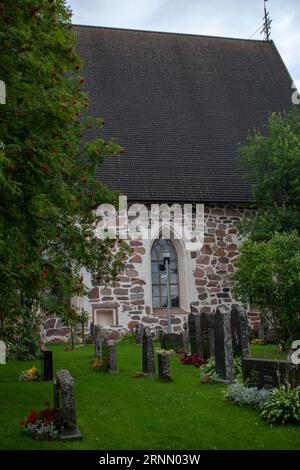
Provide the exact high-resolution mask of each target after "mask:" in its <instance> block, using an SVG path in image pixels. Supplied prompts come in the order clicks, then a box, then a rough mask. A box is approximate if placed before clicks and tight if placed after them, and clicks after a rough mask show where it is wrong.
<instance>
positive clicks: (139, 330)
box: [135, 323, 144, 346]
mask: <svg viewBox="0 0 300 470" xmlns="http://www.w3.org/2000/svg"><path fill="white" fill-rule="evenodd" d="M143 336H144V324H143V323H139V324H138V325H137V327H136V334H135V343H136V344H137V345H138V346H142V344H143Z"/></svg>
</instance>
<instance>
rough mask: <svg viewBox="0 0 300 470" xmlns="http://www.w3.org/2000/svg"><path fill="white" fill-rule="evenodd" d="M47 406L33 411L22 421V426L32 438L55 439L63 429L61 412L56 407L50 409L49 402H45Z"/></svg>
mask: <svg viewBox="0 0 300 470" xmlns="http://www.w3.org/2000/svg"><path fill="white" fill-rule="evenodd" d="M45 406H46V408H45V409H44V410H42V411H31V412H30V413H29V415H28V416H27V417H26V418H24V419H23V420H21V421H20V426H22V427H23V429H24V432H25V433H26V434H27V435H28V436H30V437H31V438H32V439H37V440H47V441H49V440H53V439H56V438H57V437H58V435H59V432H60V431H61V428H62V416H61V412H60V411H59V410H56V409H54V408H53V409H50V408H49V403H45Z"/></svg>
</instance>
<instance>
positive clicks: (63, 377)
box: [54, 369, 82, 439]
mask: <svg viewBox="0 0 300 470" xmlns="http://www.w3.org/2000/svg"><path fill="white" fill-rule="evenodd" d="M54 406H55V408H59V409H61V412H62V419H63V430H62V432H61V436H60V437H61V439H78V438H81V437H82V435H81V433H80V431H79V429H78V427H77V421H76V405H75V383H74V379H73V377H72V375H71V374H70V372H69V371H68V370H67V369H62V370H59V371H58V372H57V374H56V381H54Z"/></svg>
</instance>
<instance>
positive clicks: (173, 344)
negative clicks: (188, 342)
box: [160, 332, 183, 351]
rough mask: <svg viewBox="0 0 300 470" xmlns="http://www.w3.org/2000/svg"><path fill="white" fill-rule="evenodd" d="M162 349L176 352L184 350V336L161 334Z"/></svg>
mask: <svg viewBox="0 0 300 470" xmlns="http://www.w3.org/2000/svg"><path fill="white" fill-rule="evenodd" d="M160 347H161V349H166V350H168V351H169V350H170V349H173V351H176V350H177V349H182V348H183V342H182V335H181V334H177V333H164V332H163V333H162V334H160Z"/></svg>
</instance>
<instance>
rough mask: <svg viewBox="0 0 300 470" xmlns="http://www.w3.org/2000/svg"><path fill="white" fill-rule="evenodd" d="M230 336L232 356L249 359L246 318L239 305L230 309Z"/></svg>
mask: <svg viewBox="0 0 300 470" xmlns="http://www.w3.org/2000/svg"><path fill="white" fill-rule="evenodd" d="M231 334H232V347H233V355H234V356H235V357H236V356H239V357H250V345H249V325H248V318H247V313H246V311H245V309H244V308H243V307H241V306H240V305H233V306H232V307H231Z"/></svg>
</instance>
